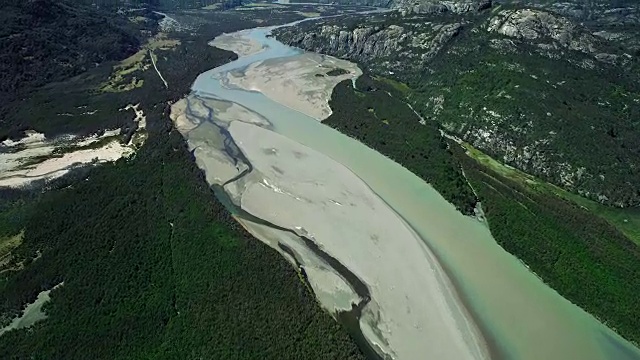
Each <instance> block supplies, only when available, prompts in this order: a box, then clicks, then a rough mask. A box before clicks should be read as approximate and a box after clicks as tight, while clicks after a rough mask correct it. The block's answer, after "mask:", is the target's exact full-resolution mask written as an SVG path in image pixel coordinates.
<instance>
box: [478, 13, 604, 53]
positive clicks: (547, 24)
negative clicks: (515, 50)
mask: <svg viewBox="0 0 640 360" xmlns="http://www.w3.org/2000/svg"><path fill="white" fill-rule="evenodd" d="M487 30H488V31H490V32H497V33H499V34H502V35H505V36H509V37H513V38H517V39H520V40H528V41H531V40H538V41H544V40H546V39H549V40H552V41H553V42H555V43H557V44H558V45H559V46H561V47H565V48H569V49H571V50H576V51H581V52H584V53H593V52H595V51H596V48H595V43H596V40H595V38H594V36H593V35H591V34H589V33H587V32H584V31H582V29H580V28H579V27H577V26H576V25H575V24H574V23H573V22H571V21H570V20H568V19H566V18H564V17H561V16H557V15H554V14H551V13H548V12H546V11H541V10H532V9H520V10H503V11H501V12H500V13H499V14H498V15H497V16H495V17H493V18H492V19H491V20H490V22H489V26H488V27H487Z"/></svg>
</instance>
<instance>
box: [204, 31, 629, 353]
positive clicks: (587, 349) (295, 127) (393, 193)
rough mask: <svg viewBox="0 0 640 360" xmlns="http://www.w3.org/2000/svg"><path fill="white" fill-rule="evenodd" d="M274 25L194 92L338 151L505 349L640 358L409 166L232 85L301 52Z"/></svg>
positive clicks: (330, 152)
mask: <svg viewBox="0 0 640 360" xmlns="http://www.w3.org/2000/svg"><path fill="white" fill-rule="evenodd" d="M305 21H306V20H305ZM296 23H297V22H296ZM288 25H291V24H288ZM285 26H286V25H285ZM272 29H273V28H255V29H252V30H250V31H248V32H244V35H243V36H245V37H247V38H248V39H251V40H254V41H257V42H259V43H260V44H261V45H262V46H263V47H264V48H265V50H263V51H261V52H259V53H256V54H253V55H249V56H245V57H240V58H239V59H238V60H236V61H233V62H230V63H228V64H225V65H223V66H220V67H218V68H215V69H212V70H210V71H207V72H205V73H203V74H201V75H200V76H199V77H198V78H197V80H196V81H195V82H194V84H193V86H192V90H193V92H194V94H196V95H198V96H203V97H215V98H217V99H222V100H225V101H229V102H233V103H236V104H239V105H242V106H244V107H246V108H248V109H250V110H252V111H254V112H256V113H258V114H260V115H262V116H263V117H264V118H266V119H267V120H268V121H269V122H270V123H271V130H272V131H275V132H277V133H278V134H280V135H282V136H284V137H286V138H289V139H292V140H294V141H295V142H298V143H300V144H303V145H305V146H308V147H309V148H311V149H314V150H316V151H318V152H320V153H322V154H325V155H327V156H329V157H330V158H332V159H333V160H335V161H337V162H339V163H341V164H343V165H345V166H346V167H347V168H349V169H350V170H351V171H352V172H353V173H355V174H356V175H357V176H358V177H359V178H360V179H362V180H363V181H364V182H365V183H366V184H367V185H368V186H369V188H370V189H372V190H373V191H374V192H375V193H376V194H377V195H378V196H379V197H380V198H381V199H383V200H384V202H385V203H386V204H388V205H389V206H390V207H391V208H392V209H393V210H394V211H395V212H396V213H397V214H398V215H400V216H401V217H402V219H403V220H404V221H405V222H406V223H407V224H409V225H410V226H411V228H412V229H413V230H414V231H415V232H416V233H417V234H418V235H419V236H420V238H421V240H422V241H423V242H424V243H425V244H426V246H427V247H428V248H429V249H430V250H431V251H433V253H435V254H436V256H437V258H438V260H439V262H440V263H441V264H442V266H443V267H444V268H445V269H446V271H447V274H448V275H449V276H450V278H451V280H452V281H453V283H454V284H455V285H456V290H457V291H458V293H459V294H460V296H461V297H462V300H463V302H464V304H465V305H466V306H467V307H468V310H469V311H470V312H471V313H472V314H473V317H474V320H475V321H476V322H477V325H478V326H479V328H480V329H481V330H482V332H483V335H484V337H485V338H486V339H487V341H488V343H489V344H490V345H491V346H492V347H493V348H494V352H493V354H494V356H495V357H498V358H509V359H562V360H564V359H593V360H599V359H616V360H618V359H640V351H639V350H638V349H637V348H635V347H634V346H633V345H632V344H630V343H629V342H627V341H625V340H624V339H622V338H621V337H620V336H618V335H617V334H616V333H615V332H613V331H612V330H610V329H609V328H607V327H606V326H605V325H603V324H602V323H601V322H599V321H598V320H597V319H595V318H594V317H593V316H591V315H589V314H587V313H586V312H584V311H583V310H582V309H580V308H579V307H577V306H575V305H573V304H571V303H570V302H569V301H567V300H566V299H564V298H563V297H561V296H560V295H559V294H558V293H556V292H555V291H554V290H552V289H551V288H549V287H548V286H546V285H545V284H544V283H543V282H542V281H541V280H540V279H538V278H537V277H536V275H535V274H533V273H531V272H530V271H529V270H528V269H527V268H526V267H525V266H524V265H523V264H522V263H521V262H520V261H519V260H518V259H517V258H515V257H514V256H512V255H510V254H508V253H507V252H505V251H504V250H503V249H502V248H501V247H500V246H499V245H498V244H497V243H496V242H495V240H494V239H493V238H492V236H491V233H490V232H489V230H488V229H487V228H486V227H485V226H483V224H482V223H480V222H479V221H477V220H476V219H474V218H471V217H467V216H463V215H462V214H460V213H459V212H458V211H456V210H455V208H454V207H453V206H452V205H451V204H449V203H448V202H447V201H446V200H445V199H444V198H442V196H440V195H439V194H438V193H437V192H436V191H435V190H434V189H433V188H432V187H431V186H430V185H429V184H427V183H425V182H424V181H422V180H421V179H420V178H418V177H417V176H415V175H413V174H412V173H411V172H409V171H408V170H406V169H404V168H403V167H402V166H400V165H398V164H397V163H395V162H393V161H392V160H390V159H388V158H386V157H385V156H383V155H381V154H379V153H377V152H375V151H373V150H371V149H369V148H367V147H366V146H364V145H362V144H361V143H359V142H357V141H356V140H354V139H351V138H349V137H347V136H345V135H343V134H340V133H339V132H337V131H335V130H334V129H332V128H330V127H328V126H325V125H323V124H322V123H320V122H318V121H317V120H315V119H313V118H311V117H309V116H306V115H304V114H302V113H300V112H297V111H295V110H292V109H290V108H287V107H285V106H283V105H281V104H279V103H277V102H275V101H272V100H270V99H269V98H267V97H266V96H264V95H263V94H261V93H259V92H254V91H245V90H241V89H237V88H231V87H229V86H225V84H224V81H223V79H224V76H222V75H223V74H225V73H226V72H229V71H234V70H243V69H245V68H246V67H247V66H248V65H250V64H253V63H255V62H258V61H263V60H268V59H276V58H285V57H290V56H295V55H297V54H300V53H301V50H298V49H295V48H292V47H289V46H286V45H284V44H282V43H280V42H278V41H277V40H276V39H275V38H272V37H269V36H268V34H269V32H270V31H271V30H272ZM408 360H412V359H408Z"/></svg>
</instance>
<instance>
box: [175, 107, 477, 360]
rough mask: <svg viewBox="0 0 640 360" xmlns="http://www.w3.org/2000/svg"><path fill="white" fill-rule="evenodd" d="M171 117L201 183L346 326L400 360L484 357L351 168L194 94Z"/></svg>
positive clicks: (437, 277)
mask: <svg viewBox="0 0 640 360" xmlns="http://www.w3.org/2000/svg"><path fill="white" fill-rule="evenodd" d="M172 110H173V111H172V119H174V121H175V122H176V126H177V128H178V129H179V130H180V131H181V133H182V134H183V136H184V137H185V138H186V139H187V142H188V144H189V146H190V148H191V149H193V152H194V155H195V157H196V161H197V162H198V165H199V166H200V167H201V168H202V169H203V170H204V171H205V172H206V173H207V180H208V181H209V182H210V184H211V185H213V186H216V187H217V188H218V191H219V190H221V189H223V190H224V193H225V194H226V196H228V202H230V203H233V204H234V205H235V206H237V207H238V208H239V209H240V210H241V211H242V212H241V213H239V214H237V219H238V221H240V222H241V223H242V224H243V225H244V226H245V227H246V228H247V229H249V230H250V231H251V232H252V233H253V234H254V235H255V236H256V237H258V238H260V239H261V240H262V241H264V242H266V243H267V244H269V245H271V246H272V247H274V248H275V249H276V250H278V251H280V252H281V253H283V256H285V257H286V258H288V259H289V260H290V261H292V262H293V263H294V264H296V265H299V264H302V266H303V268H304V270H305V273H306V275H307V278H308V280H309V283H310V285H311V286H312V288H313V290H314V293H316V294H317V295H318V296H317V297H318V300H319V301H320V302H321V304H322V305H323V306H324V307H326V308H327V309H329V310H330V311H331V312H332V313H334V314H336V316H337V317H338V318H339V319H340V318H341V317H343V315H341V314H351V315H352V317H351V318H350V319H342V320H344V322H347V323H349V322H351V323H352V324H353V323H355V324H357V326H358V327H359V331H360V333H359V335H360V336H361V337H363V338H366V340H367V343H368V344H369V345H370V346H371V348H373V349H376V350H377V352H378V353H380V354H385V355H387V356H389V357H391V358H398V359H411V358H414V357H415V356H417V355H418V354H420V356H423V355H428V356H432V357H434V358H456V359H478V358H486V357H487V351H486V346H485V344H484V340H483V339H482V336H481V335H480V334H479V331H478V330H477V329H476V327H475V325H474V324H473V322H472V321H470V319H469V317H468V316H467V314H466V313H465V312H464V310H463V307H462V304H461V303H460V302H459V300H458V298H457V296H456V294H455V290H454V289H453V287H452V285H451V283H450V282H449V281H448V279H447V277H446V275H445V273H444V271H443V270H442V268H441V267H440V265H439V264H438V262H437V261H436V259H435V257H434V256H433V254H431V252H430V250H429V249H428V248H427V247H426V246H425V245H424V242H423V241H422V240H421V239H420V238H419V237H418V236H417V235H416V233H415V232H413V231H412V230H411V228H410V227H409V226H408V225H407V224H406V223H405V222H404V221H403V220H402V219H401V218H400V217H399V216H398V215H397V214H396V213H395V212H394V211H393V210H392V209H391V208H389V207H388V206H387V205H386V204H385V203H384V201H382V199H380V198H379V197H378V196H377V195H376V194H375V193H373V192H372V191H371V190H370V189H369V187H368V186H367V185H366V184H365V183H364V182H363V181H362V180H360V179H359V178H358V177H357V176H356V175H355V174H354V173H352V172H351V171H350V170H349V169H347V168H346V167H344V166H343V165H341V164H340V163H337V162H336V161H334V160H332V159H331V158H329V157H327V156H325V155H323V154H321V153H318V152H316V151H314V150H312V149H310V148H307V147H305V146H303V145H301V144H299V143H297V142H295V141H293V140H291V139H288V138H286V137H284V136H282V135H280V134H278V133H276V132H274V131H272V130H271V129H270V126H269V125H267V124H265V122H264V118H262V117H260V116H259V115H257V114H253V115H252V116H249V117H247V120H248V122H245V121H243V119H242V117H235V116H231V114H230V112H231V113H234V112H235V113H242V114H245V115H247V114H248V113H251V111H250V110H248V109H245V108H242V107H241V106H240V105H237V104H232V103H228V102H225V101H220V100H212V99H206V98H200V97H198V96H196V95H191V96H189V97H188V98H187V99H184V100H182V101H181V102H179V103H177V104H176V105H174V107H173V109H172ZM214 174H216V175H214ZM246 214H250V216H252V217H255V218H257V219H258V220H256V219H254V218H252V219H246ZM260 221H262V222H264V223H262V224H260V223H259V222H260ZM265 224H271V226H265ZM294 234H295V235H297V237H296V236H294ZM279 244H284V245H285V246H286V247H287V248H288V249H289V250H290V251H284V250H283V249H282V247H281V246H279ZM314 247H315V251H314ZM291 252H293V253H294V254H295V256H292V254H291ZM322 254H324V255H322ZM328 259H331V260H328ZM332 261H334V263H333V264H331V262H332ZM337 267H343V269H342V270H341V271H340V270H337V269H336V268H337ZM345 269H346V270H345ZM347 271H348V274H350V275H346V272H347ZM349 277H351V279H348V278H349ZM354 278H355V279H358V281H357V282H359V283H360V284H363V285H360V287H362V286H364V287H365V288H366V289H367V293H368V294H367V295H364V294H363V293H362V291H357V289H356V288H357V287H358V286H356V285H354ZM347 310H350V311H347ZM353 314H357V319H354V318H353Z"/></svg>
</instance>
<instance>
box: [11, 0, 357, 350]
mask: <svg viewBox="0 0 640 360" xmlns="http://www.w3.org/2000/svg"><path fill="white" fill-rule="evenodd" d="M192 16H195V15H194V14H192ZM198 16H201V17H202V25H201V26H200V27H199V30H198V31H199V33H198V34H195V33H192V32H188V33H187V32H183V33H175V34H169V35H168V36H169V37H170V38H172V39H179V40H180V44H179V45H176V46H175V47H173V48H170V49H156V50H155V55H156V56H157V66H158V68H159V70H160V71H161V72H162V74H163V76H164V78H165V80H166V81H167V83H168V84H169V87H168V88H167V87H166V86H165V85H164V83H163V81H162V80H161V79H160V77H159V76H158V74H157V73H156V71H155V69H154V68H153V67H149V68H144V67H140V68H137V69H136V70H135V71H132V73H131V74H127V76H136V77H138V78H139V79H141V80H142V81H143V83H144V85H143V86H140V87H133V88H131V89H128V90H126V91H121V92H113V93H105V92H102V91H98V89H100V87H101V86H102V84H104V83H105V81H107V79H109V78H110V76H111V73H112V68H111V66H110V65H109V66H108V67H98V68H95V69H89V70H88V71H86V72H84V73H83V74H82V75H81V76H77V77H74V78H71V79H69V80H65V81H63V82H59V83H55V84H48V85H46V86H44V87H41V88H39V89H37V90H35V91H34V93H33V94H32V97H30V98H29V99H28V100H26V101H27V103H28V104H31V105H33V106H32V107H27V108H28V109H27V110H28V111H30V112H32V113H33V114H35V115H37V116H29V117H28V118H27V119H23V120H20V118H19V117H18V116H16V117H11V118H10V121H9V123H8V124H4V123H3V124H2V125H3V130H7V129H11V128H14V127H18V128H19V127H20V126H25V127H29V128H42V129H45V130H47V131H48V133H50V134H56V133H57V131H60V130H59V128H63V129H64V130H65V131H72V132H74V133H83V132H91V131H96V130H97V129H105V128H107V129H111V128H114V127H116V128H117V127H118V126H121V124H120V123H118V121H122V122H124V123H125V126H124V128H125V130H126V121H127V120H126V117H127V114H126V113H124V112H120V111H119V109H120V108H121V107H122V106H124V105H126V104H129V103H139V104H140V109H142V110H143V111H144V114H145V115H146V120H147V130H148V132H149V134H148V135H149V138H148V139H147V141H146V142H145V145H144V146H143V147H142V148H141V149H140V150H139V151H138V152H137V153H136V154H135V156H134V157H132V158H129V159H122V160H119V161H118V162H116V163H114V164H106V165H104V166H99V167H96V168H87V169H80V170H78V171H76V172H74V173H72V174H71V175H70V176H69V177H66V178H62V179H61V180H59V181H56V182H53V183H49V184H47V186H46V187H45V188H44V190H47V191H41V190H40V189H37V190H36V191H26V190H2V191H1V192H0V198H1V199H2V201H0V245H1V246H0V250H2V251H3V252H2V253H0V260H1V261H0V299H2V301H0V328H3V327H5V326H6V325H7V324H8V323H9V322H10V320H11V318H13V317H14V316H16V315H19V314H20V313H21V311H22V309H24V307H25V305H26V304H28V303H32V302H33V301H34V300H35V299H36V297H37V295H38V293H40V292H41V291H44V290H50V289H52V288H53V287H54V286H55V285H58V284H60V286H58V287H56V288H55V289H54V290H53V291H52V292H51V294H50V295H51V300H50V301H49V302H47V303H46V304H45V306H44V312H45V314H46V317H47V318H46V320H43V321H40V322H37V323H35V325H33V326H32V327H30V328H23V329H19V330H11V331H8V332H6V333H3V334H2V335H0V358H2V359H33V358H36V359H88V358H89V359H131V358H153V359H203V358H204V359H261V360H262V359H334V358H339V359H363V356H362V354H361V352H360V351H359V350H358V348H357V347H356V345H355V343H354V342H353V341H352V339H351V338H350V337H349V335H348V334H347V332H346V331H345V330H344V329H343V328H342V327H341V326H340V325H339V324H338V323H336V322H335V321H334V320H333V319H332V318H331V316H330V315H329V314H328V313H327V312H325V311H324V310H322V309H321V308H320V307H319V305H318V304H317V303H316V301H315V299H314V297H313V294H312V293H310V292H309V290H308V289H309V288H308V287H307V286H305V284H304V283H303V282H302V281H301V276H300V275H299V274H298V273H297V271H296V269H294V268H293V267H292V266H291V264H289V263H288V262H287V261H286V260H285V259H283V258H282V257H281V256H280V255H279V254H278V253H277V252H276V251H275V250H273V249H271V248H269V247H268V246H266V245H264V244H263V243H261V242H260V241H258V240H256V239H254V238H252V237H251V236H250V235H249V234H248V233H247V232H246V231H245V230H244V229H243V228H242V227H240V226H239V225H238V223H237V222H236V221H235V220H234V219H233V218H232V217H231V215H230V214H229V213H228V212H227V210H226V209H225V208H224V207H223V206H222V205H221V204H220V203H219V202H218V201H217V200H216V198H215V196H214V195H213V193H212V191H211V190H210V189H209V187H208V185H207V183H206V181H205V180H204V177H203V175H202V173H201V172H200V170H199V169H198V168H197V167H196V165H195V163H194V159H193V157H192V154H190V153H189V151H188V149H187V147H186V145H185V143H184V141H183V139H182V137H181V136H180V135H179V134H178V133H177V132H176V131H174V129H173V128H172V125H171V123H170V120H169V118H168V114H167V111H168V103H169V102H171V101H175V100H177V99H179V98H181V97H182V96H184V94H185V93H187V92H188V91H189V87H190V85H191V82H192V80H193V79H194V78H195V77H196V76H197V75H198V74H199V73H201V72H203V71H205V70H208V69H210V68H212V67H215V66H217V65H220V64H223V63H225V62H227V61H229V60H230V59H232V58H233V57H234V56H235V55H234V54H233V53H230V52H227V51H223V50H220V49H216V48H213V47H210V46H207V42H208V41H209V40H210V39H211V38H213V37H214V36H216V35H218V34H220V33H222V32H223V31H235V30H239V29H242V28H244V27H249V26H253V24H255V22H254V18H253V15H252V14H250V13H248V12H235V13H225V14H217V13H211V12H207V13H202V14H198ZM299 17H300V15H297V14H293V13H285V12H282V13H276V14H274V15H273V16H272V17H271V18H270V21H272V22H286V21H289V20H292V19H296V18H299ZM267 24H268V23H267ZM81 104H84V105H83V106H85V105H88V106H90V107H91V108H92V109H96V110H98V111H97V112H96V113H95V115H96V116H95V117H91V116H89V115H80V114H78V115H77V116H75V117H62V118H60V117H56V115H57V114H58V113H59V112H61V111H69V112H74V113H75V112H77V111H78V109H77V107H78V106H79V105H81ZM16 111H17V110H16ZM118 114H120V117H118V118H117V120H113V118H112V116H115V115H118ZM130 118H131V114H129V121H131V120H130ZM52 119H54V120H52ZM65 119H66V121H67V123H65V122H64V121H65ZM87 129H91V130H87ZM7 239H10V240H11V241H13V243H11V244H9V246H8V247H7V246H5V245H7V241H6V240H7ZM7 248H8V249H9V252H8V253H7V252H6V249H7Z"/></svg>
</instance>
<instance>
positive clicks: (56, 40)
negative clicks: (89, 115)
mask: <svg viewBox="0 0 640 360" xmlns="http://www.w3.org/2000/svg"><path fill="white" fill-rule="evenodd" d="M0 22H1V23H2V27H1V28H0V101H2V102H6V101H7V100H9V99H14V98H16V97H20V96H19V94H18V93H23V92H28V91H29V90H30V89H31V88H33V87H38V86H42V85H44V84H46V83H49V82H52V81H60V80H63V79H65V78H68V77H70V76H74V75H77V74H80V73H82V72H84V71H86V69H89V68H92V67H95V66H96V64H100V63H103V62H108V61H118V60H122V59H124V58H126V57H127V56H129V55H131V54H133V53H135V52H136V51H137V50H138V48H139V46H140V44H141V42H142V41H143V35H142V30H144V31H147V32H149V31H153V30H154V27H152V26H151V25H153V24H148V23H140V22H139V23H133V22H131V21H129V20H127V19H126V18H125V17H120V16H114V15H113V14H109V13H106V12H103V11H99V10H97V9H95V8H91V7H87V6H83V5H79V4H76V3H73V2H66V1H54V0H35V1H22V0H7V1H4V2H3V6H2V12H1V13H0Z"/></svg>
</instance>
